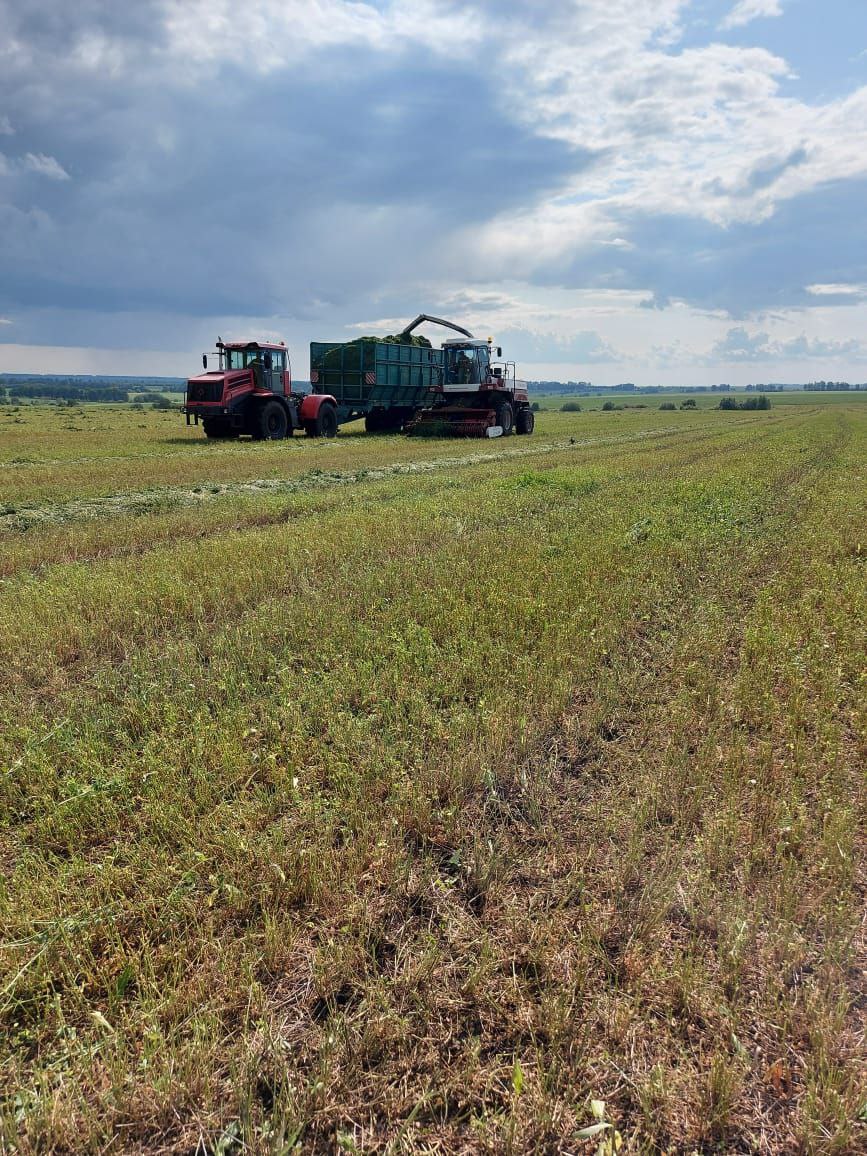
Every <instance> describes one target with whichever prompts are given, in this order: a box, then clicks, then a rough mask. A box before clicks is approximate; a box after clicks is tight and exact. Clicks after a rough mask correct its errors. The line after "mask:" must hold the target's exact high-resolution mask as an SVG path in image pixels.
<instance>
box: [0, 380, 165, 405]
mask: <svg viewBox="0 0 867 1156" xmlns="http://www.w3.org/2000/svg"><path fill="white" fill-rule="evenodd" d="M185 384H186V382H185V381H184V380H183V379H182V378H180V377H95V376H79V375H74V376H73V375H70V376H60V375H58V374H45V375H41V374H32V373H4V374H0V400H2V399H5V400H6V401H7V403H11V404H14V403H15V402H16V401H74V402H75V401H102V402H106V401H130V400H131V397H130V395H135V394H144V395H148V394H154V393H157V394H158V393H161V392H162V391H163V390H168V391H171V392H176V391H178V390H182V389H183V388H184V386H185ZM136 400H138V399H136ZM142 400H143V399H142ZM148 400H149V399H148Z"/></svg>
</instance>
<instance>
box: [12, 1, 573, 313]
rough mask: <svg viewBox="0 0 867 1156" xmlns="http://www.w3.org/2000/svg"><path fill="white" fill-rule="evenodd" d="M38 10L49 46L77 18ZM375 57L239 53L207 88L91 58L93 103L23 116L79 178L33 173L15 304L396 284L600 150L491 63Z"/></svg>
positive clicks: (18, 195) (15, 204) (180, 306)
mask: <svg viewBox="0 0 867 1156" xmlns="http://www.w3.org/2000/svg"><path fill="white" fill-rule="evenodd" d="M40 7H41V8H42V9H45V11H44V13H42V15H41V16H40V14H38V13H37V14H36V15H34V17H33V18H32V20H31V22H30V33H31V35H32V36H33V37H34V38H35V39H34V41H33V43H40V42H41V41H42V38H43V37H47V38H48V40H49V41H50V40H51V30H52V29H53V34H54V35H64V34H66V32H67V31H68V33H69V35H70V36H71V35H72V34H73V26H72V24H71V22H70V21H69V18H68V17H58V22H57V23H56V24H55V25H52V24H51V21H50V20H49V13H48V11H47V10H48V6H47V5H44V4H43V5H41V6H40ZM102 11H103V6H102V5H98V4H93V5H91V6H90V8H89V9H88V12H86V13H85V14H84V22H85V23H86V22H87V19H88V14H89V16H90V18H91V19H92V21H93V24H94V27H96V26H98V25H99V18H100V12H102ZM106 19H107V24H106V27H108V26H110V27H111V29H112V31H113V32H117V31H118V30H119V28H120V23H119V22H118V21H117V20H116V19H115V17H114V16H113V15H111V17H110V18H108V17H107V18H106ZM146 23H147V22H146V21H141V20H140V19H139V21H138V22H137V24H136V29H137V33H140V34H141V35H142V36H144V35H145V32H146V28H145V27H144V26H145V25H146ZM19 32H21V27H20V26H19ZM78 32H79V34H81V28H79V29H78ZM362 64H363V66H362ZM362 64H360V61H359V56H358V53H357V52H354V51H350V50H348V49H343V48H341V49H339V50H337V49H332V50H330V51H329V52H327V53H324V54H320V55H319V56H318V58H317V61H316V66H315V67H310V68H306V69H305V68H298V69H293V70H292V71H291V72H289V73H287V72H282V71H281V72H275V73H271V74H268V75H265V76H263V75H261V74H259V73H257V72H255V71H254V70H253V69H251V68H250V67H248V66H246V65H245V64H244V62H243V61H241V62H239V64H238V65H235V64H228V65H225V66H223V67H222V68H221V69H219V70H218V71H216V72H215V73H214V74H213V75H212V76H210V77H209V78H208V80H207V83H206V84H203V85H195V86H193V85H189V86H188V85H183V84H181V85H167V84H166V82H165V76H164V73H163V72H162V71H159V70H158V71H157V72H156V73H155V74H154V76H153V78H152V80H150V81H149V80H148V79H147V77H146V76H142V75H134V76H133V77H131V78H129V79H127V77H126V75H122V76H120V77H115V78H111V77H105V76H104V75H101V74H99V75H96V76H87V77H85V76H83V75H78V76H76V78H75V81H74V87H75V100H76V101H77V102H78V103H79V105H80V106H81V107H83V108H85V109H87V111H88V115H86V116H75V117H71V118H70V117H68V116H66V115H64V113H63V111H62V106H63V104H64V100H65V94H64V92H62V91H56V92H52V93H51V96H52V97H53V98H54V101H55V104H56V107H57V112H56V115H53V116H52V117H46V116H44V115H43V116H42V117H36V118H34V117H32V116H31V117H30V119H29V120H28V119H27V118H22V117H20V116H19V117H17V118H16V117H14V116H13V123H14V127H15V128H16V134H15V137H14V138H13V139H14V146H15V150H16V152H19V153H20V152H23V151H24V150H25V149H31V148H32V149H38V150H39V152H40V153H41V154H45V155H46V156H51V157H55V158H57V160H58V162H59V163H60V164H61V165H63V166H64V167H65V168H66V170H67V171H68V172H69V174H70V177H71V178H72V179H71V180H70V181H69V182H66V183H65V186H64V187H63V188H59V187H50V186H49V184H48V183H47V182H42V183H38V182H36V180H35V179H31V180H29V182H28V183H27V184H26V185H25V184H24V183H23V182H22V181H17V182H16V183H15V187H14V188H13V189H12V193H13V199H12V208H11V209H7V212H8V213H11V214H12V216H13V218H14V217H15V215H16V214H17V215H18V217H19V218H20V219H18V220H17V222H16V221H15V220H14V219H13V220H12V221H11V222H10V225H11V226H12V228H11V230H10V232H15V231H17V232H18V234H19V236H20V235H21V232H22V229H24V230H27V228H28V226H27V223H26V221H25V220H24V218H23V217H22V214H25V213H26V212H28V211H31V210H33V209H34V208H35V209H36V210H37V211H38V213H39V214H40V215H41V216H40V219H41V220H42V221H43V225H44V227H43V228H42V229H41V230H38V229H34V228H29V236H28V237H27V243H26V245H24V246H22V245H19V244H17V243H16V241H15V240H14V239H10V238H9V237H8V236H7V238H6V240H5V241H3V240H0V253H2V255H3V256H4V257H5V258H6V260H7V261H8V262H9V264H10V266H14V268H15V276H14V278H10V279H9V280H8V281H7V282H6V283H5V284H4V285H3V287H2V289H0V310H2V311H3V312H9V311H14V310H15V309H16V308H27V307H34V306H37V305H38V306H43V307H54V306H57V307H66V308H75V309H85V310H87V309H93V310H99V311H106V310H110V309H118V310H136V309H138V310H156V311H159V310H181V311H183V312H185V313H189V314H207V315H213V314H219V313H233V314H250V315H257V314H263V313H269V312H274V311H281V312H287V311H288V312H302V311H303V310H304V309H305V306H306V303H307V302H308V301H309V300H311V299H313V298H322V297H326V298H329V299H331V300H335V299H337V300H340V299H341V298H346V297H347V296H349V295H351V294H352V293H353V292H356V291H358V290H359V289H363V288H364V287H365V281H367V283H368V287H369V285H370V283H374V284H376V283H377V282H381V281H382V280H383V279H384V278H387V276H388V275H389V274H390V273H391V272H392V271H394V270H395V269H396V268H397V267H398V266H406V265H407V263H410V264H411V261H412V258H410V260H409V262H408V258H407V254H408V252H411V253H413V254H414V259H415V261H416V262H417V265H418V271H419V274H420V275H430V274H432V273H435V272H436V270H437V264H438V248H439V241H438V238H439V237H440V236H441V235H442V234H444V233H445V232H446V231H448V230H450V229H453V228H454V227H456V226H457V225H464V224H467V223H471V222H472V221H474V220H483V219H485V218H487V217H488V216H490V215H493V214H495V213H497V212H500V211H503V210H506V209H508V208H510V207H512V206H517V205H519V204H521V203H522V202H523V201H524V200H526V199H531V200H532V199H533V198H535V197H537V196H539V195H540V194H542V193H544V192H545V191H546V190H549V189H553V188H556V186H557V184H558V182H561V181H562V180H564V179H565V178H566V176H567V175H568V174H569V173H571V172H574V171H575V170H576V168H580V167H581V166H584V165H587V164H589V163H591V162H592V157H591V156H590V155H589V154H587V153H582V152H580V151H576V150H575V149H573V148H570V147H568V146H566V145H565V144H562V143H558V142H555V141H552V140H547V139H544V138H540V137H536V136H534V135H533V134H532V133H531V132H530V131H529V130H528V129H526V128H523V127H521V126H517V125H515V124H514V123H513V122H512V121H510V120H509V119H508V118H506V116H505V115H504V114H503V113H502V112H501V111H499V110H498V106H497V101H496V99H495V93H494V92H493V91H492V82H491V81H490V80H489V79H488V77H487V76H486V74H485V72H484V71H483V70H469V71H468V70H467V69H466V68H465V67H457V66H454V67H452V66H449V65H443V64H441V63H440V64H437V63H436V62H435V61H434V60H432V59H428V60H427V61H423V60H419V59H415V60H413V61H412V63H411V64H409V63H407V62H405V61H401V60H400V59H398V60H397V61H396V62H392V63H388V62H386V61H384V60H378V59H377V58H376V57H375V56H373V55H371V54H368V55H367V57H366V58H365V59H364V60H363V62H362ZM66 83H68V84H70V85H71V84H73V81H72V79H67V81H66ZM45 100H46V101H47V100H48V97H46V98H45ZM0 107H2V106H0ZM36 120H38V121H39V123H34V122H35V121H36ZM3 199H5V198H3ZM16 223H17V225H18V228H17V230H16V229H15V228H14V226H15V224H16ZM469 280H472V276H470V278H469ZM335 282H336V284H335Z"/></svg>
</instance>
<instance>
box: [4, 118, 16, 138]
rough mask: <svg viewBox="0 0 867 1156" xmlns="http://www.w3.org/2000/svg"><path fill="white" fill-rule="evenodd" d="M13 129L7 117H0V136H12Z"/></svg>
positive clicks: (13, 133)
mask: <svg viewBox="0 0 867 1156" xmlns="http://www.w3.org/2000/svg"><path fill="white" fill-rule="evenodd" d="M14 135H15V129H14V128H13V127H12V121H11V120H10V119H9V117H8V116H0V136H14Z"/></svg>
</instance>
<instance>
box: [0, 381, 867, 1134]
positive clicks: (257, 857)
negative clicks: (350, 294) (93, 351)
mask: <svg viewBox="0 0 867 1156" xmlns="http://www.w3.org/2000/svg"><path fill="white" fill-rule="evenodd" d="M698 416H699V418H700V422H701V423H702V429H701V430H699V429H698V428H697V426H698V424H700V423H699V422H697V421H693V422H692V424H690V425H688V424H687V423H686V422H684V425H683V430H682V432H680V433H679V432H677V431H675V432H673V433H664V432H663V433H660V428H661V426H662V424H663V423H662V418H663V417H669V422H668V423H666V424H670V415H659V416H657V415H655V414H646V415H645V414H638V415H627V420H628V423H629V424H628V425H626V426H618V427H616V428H615V429H614V430H612V427H611V426H610V425H606V426H604V427H603V426H602V425H601V423H602V422H603V421H606V420H607V415H601V414H581V415H575V416H573V415H569V417H568V419H567V418H566V416H565V415H563V416H562V417H561V415H552V417H551V419H550V420H551V424H552V431H551V432H549V433H547V434H546V431H545V428H544V424H545V421H546V420H548V419H547V418H546V416H545V415H542V421H540V423H539V427H541V428H538V429H537V438H539V437H541V438H543V439H544V442H545V447H544V448H543V449H540V450H539V451H538V452H537V453H535V454H534V455H532V456H520V457H515V458H511V457H499V456H498V457H497V458H496V459H494V460H488V461H484V460H482V461H479V460H475V459H474V458H472V457H471V456H469V451H468V455H467V457H466V460H464V461H462V462H450V463H449V464H448V465H443V466H442V467H441V468H439V469H430V470H421V471H418V472H412V471H405V470H404V468H403V466H404V465H405V464H406V463H411V460H412V459H411V458H410V457H409V456H408V455H407V452H406V450H405V448H403V447H402V448H401V449H400V452H399V454H395V455H394V459H393V463H394V464H396V465H399V466H400V468H399V469H397V470H396V471H394V472H392V473H389V471H388V469H387V467H388V465H389V461H388V457H389V455H390V454H392V453H393V452H394V447H395V445H396V442H395V439H390V438H389V439H371V440H370V447H372V448H369V447H368V443H362V442H359V443H358V445H359V446H362V445H363V446H365V447H368V448H364V449H363V450H360V451H359V452H361V453H363V454H364V455H366V457H365V458H364V461H363V463H362V464H361V466H358V465H357V464H356V463H355V462H354V461H353V460H352V459H351V457H349V458H344V459H341V467H340V469H341V471H344V472H345V471H346V470H347V469H350V470H351V469H353V468H355V469H358V468H362V469H368V468H370V469H371V470H374V471H378V472H375V473H374V475H373V476H370V477H368V476H363V477H357V478H355V479H354V480H353V482H352V484H344V483H343V482H342V481H340V482H339V483H337V484H331V485H320V484H315V485H313V486H310V485H306V484H303V479H305V478H308V479H309V477H310V470H311V469H321V468H323V467H322V465H321V462H322V457H321V454H322V452H331V451H330V450H328V449H327V448H326V450H324V451H322V450H320V447H318V446H316V445H312V446H311V445H309V444H308V445H299V446H297V447H296V446H292V447H285V449H286V451H287V452H288V453H289V454H292V455H293V464H292V465H291V466H290V467H288V468H289V472H290V475H292V476H295V477H297V478H300V479H302V484H301V485H300V487H299V488H298V489H294V488H293V489H292V490H291V491H290V492H281V493H278V494H270V495H269V494H266V495H264V496H263V495H262V494H261V493H253V494H250V493H246V492H238V491H236V490H231V491H230V492H227V493H220V494H216V495H214V496H213V500H209V501H208V502H207V503H205V504H199V505H196V506H195V508H189V507H187V506H184V507H183V508H180V509H178V508H175V507H171V508H166V509H156V510H151V511H149V512H147V513H143V514H141V515H140V516H139V517H124V516H123V513H124V512H123V511H122V512H121V513H118V514H114V515H112V514H111V513H110V512H109V513H105V512H104V511H103V513H102V514H101V515H100V516H99V517H98V518H96V519H91V518H81V519H78V520H76V519H75V518H73V519H72V520H70V521H69V522H68V523H66V522H65V523H63V524H62V525H57V524H56V523H55V522H48V523H46V524H43V525H39V524H36V523H35V522H34V523H29V524H28V528H26V529H22V528H20V527H19V528H18V529H17V530H16V529H13V528H8V527H7V529H6V530H5V531H4V538H3V543H4V546H6V545H8V550H5V551H4V554H5V558H6V561H5V564H4V574H5V575H6V577H5V579H4V583H3V585H2V586H0V652H2V658H3V669H4V671H5V672H6V676H5V679H4V687H3V691H2V696H0V711H2V714H0V719H2V737H0V927H2V937H3V938H2V955H0V1016H2V1028H3V1042H2V1045H0V1048H2V1051H0V1063H2V1068H0V1150H2V1151H9V1152H22V1153H29V1152H81V1151H93V1152H96V1151H100V1152H115V1151H116V1152H122V1151H130V1152H132V1151H142V1150H144V1151H149V1152H166V1153H182V1152H193V1151H196V1150H197V1147H198V1150H200V1151H220V1152H222V1153H229V1152H236V1151H237V1152H262V1153H265V1152H268V1153H271V1152H288V1151H292V1150H294V1149H295V1147H296V1146H297V1147H298V1148H300V1150H303V1151H334V1150H344V1151H389V1152H401V1151H405V1152H410V1151H412V1152H484V1151H488V1152H503V1151H514V1152H529V1151H537V1152H544V1151H548V1152H562V1151H572V1152H580V1151H594V1150H595V1147H596V1145H597V1144H598V1142H599V1135H601V1137H602V1139H603V1141H604V1140H606V1139H608V1140H609V1141H612V1140H613V1136H614V1131H613V1129H614V1128H616V1129H617V1131H618V1133H619V1135H620V1136H621V1137H622V1142H623V1145H624V1146H625V1150H627V1151H636V1152H639V1151H640V1152H645V1151H646V1152H667V1151H670V1152H681V1151H682V1152H692V1151H699V1152H711V1151H720V1152H732V1151H743V1152H752V1151H761V1152H823V1153H824V1152H826V1153H847V1152H855V1151H858V1150H860V1149H861V1148H862V1147H863V1146H864V1144H865V1143H867V1131H865V1120H864V1117H865V1114H867V1113H865V1106H867V1088H865V1079H864V1070H865V1069H864V1058H865V1057H864V1033H865V1008H867V1004H865V967H867V958H865V938H864V937H865V929H864V895H865V874H864V823H863V820H864V797H865V796H864V774H863V766H864V753H865V751H864V733H865V728H864V702H865V694H864V665H865V664H864V625H865V615H864V592H865V584H864V555H865V542H864V537H863V531H864V524H865V523H864V512H865V511H864V505H865V503H864V495H865V486H864V462H865V460H867V456H865V452H864V451H865V436H864V435H865V416H867V414H865V410H864V408H863V406H861V405H859V404H858V402H857V401H853V402H852V403H851V404H850V405H848V406H845V407H842V406H833V407H831V406H829V407H823V406H810V407H807V406H790V407H786V408H785V409H783V410H776V409H775V410H773V411H771V413H770V414H762V415H756V416H751V417H750V418H749V419H746V418H743V417H741V416H737V417H733V416H732V415H727V414H720V415H710V414H707V413H704V414H701V415H698ZM619 417H620V415H616V417H615V418H614V419H613V420H618V419H619ZM152 420H153V423H155V421H156V419H152ZM708 426H709V428H706V427H708ZM621 429H622V430H623V431H625V432H626V433H627V435H629V436H627V437H626V438H625V439H623V440H618V438H617V437H615V438H614V440H613V441H612V439H611V434H612V432H614V433H615V434H616V433H617V431H618V430H621ZM642 431H646V432H648V433H651V432H654V434H655V435H659V436H653V437H648V438H644V439H642V438H638V439H636V438H634V437H632V434H635V433H641V432H642ZM61 432H62V433H63V439H62V449H61V448H60V446H61V441H60V433H61ZM68 432H69V431H66V430H63V427H60V429H59V430H58V439H59V440H58V443H57V445H58V448H57V450H56V451H53V450H52V443H50V441H49V442H47V443H46V445H44V446H43V447H41V451H40V452H41V453H42V454H43V455H44V456H45V457H46V458H51V456H52V453H54V456H55V457H56V458H57V459H58V460H59V459H61V458H62V457H64V456H70V454H71V452H72V451H71V450H70V449H69V446H68V443H67V437H66V435H67V434H68ZM148 432H149V433H150V436H151V439H152V442H151V449H150V450H147V447H146V446H145V445H144V443H143V444H142V446H141V447H140V452H141V454H142V455H144V454H145V453H146V452H147V453H149V454H150V455H151V456H150V457H149V458H148V460H149V461H151V459H154V460H158V459H159V456H160V453H161V452H162V451H161V446H162V444H163V442H162V441H161V440H160V438H165V436H166V433H167V428H166V429H165V430H164V429H163V427H162V426H159V425H157V424H153V425H152V428H151V427H149V431H148ZM554 435H556V436H554ZM564 435H565V436H564ZM570 439H571V440H570ZM606 439H607V440H606ZM602 442H605V444H601V443H602ZM538 444H540V443H538V442H537V445H538ZM94 445H97V442H96V441H94ZM85 448H89V446H88V447H85ZM181 448H182V449H183V447H181ZM211 448H212V447H206V449H207V450H210V449H211ZM216 448H218V449H219V451H220V454H219V460H220V462H221V471H224V467H225V462H226V461H227V460H229V458H231V459H232V460H233V461H234V460H237V461H238V462H240V463H243V464H242V465H241V467H240V469H239V473H238V477H237V481H238V483H239V485H241V484H246V483H247V481H248V480H249V479H250V478H251V477H256V476H261V477H266V476H268V472H267V471H265V470H263V469H262V468H261V467H262V464H263V460H266V461H267V462H269V463H271V462H273V461H275V460H276V459H274V458H273V453H274V450H273V447H266V448H264V449H263V450H262V453H263V454H264V455H265V457H264V458H263V459H262V460H260V461H259V462H258V465H259V467H260V468H259V471H258V474H257V473H256V471H255V468H254V467H255V465H256V464H257V463H256V462H255V461H254V462H253V463H251V462H250V461H249V460H248V459H249V457H254V456H255V455H256V454H258V453H259V452H260V450H259V448H258V447H252V446H248V447H243V449H244V454H239V453H238V452H237V451H238V450H239V449H240V448H241V447H232V454H229V455H227V454H226V452H225V451H224V450H223V448H222V447H216ZM509 448H512V447H511V446H510V447H509ZM137 452H138V451H137ZM178 452H181V451H180V450H179V451H178ZM195 452H196V453H197V454H201V453H202V447H201V446H196V447H195ZM341 452H343V453H344V454H345V453H346V451H345V450H343V451H341ZM413 452H415V453H417V454H418V455H419V456H420V458H423V459H424V460H425V461H430V460H432V458H438V459H443V460H447V459H454V458H456V457H460V456H462V455H458V454H456V452H455V448H454V443H433V444H427V443H425V444H424V445H423V447H421V448H416V449H414V450H413ZM304 454H307V455H308V457H307V459H306V461H305V459H304V458H303V456H300V455H304ZM244 455H247V456H244ZM79 456H80V457H85V456H87V454H80V455H79ZM166 456H167V458H168V459H170V460H172V461H174V458H175V456H176V455H175V449H174V447H172V448H171V450H170V452H169V453H167V455H166ZM296 456H297V457H298V464H297V465H296V464H295V463H294V457H296ZM197 460H198V459H197ZM23 466H24V472H26V463H24V464H23ZM101 468H102V467H101V466H100V469H101ZM148 468H149V469H151V470H153V469H155V468H156V467H154V466H149V467H148ZM174 468H175V467H174V466H173V467H172V469H174ZM16 476H17V475H16ZM222 476H225V473H224V472H221V477H222ZM149 478H150V484H157V485H159V484H160V482H161V477H160V475H159V473H158V472H157V473H155V474H152V475H149ZM170 480H171V477H169V478H168V479H167V481H170ZM97 492H100V493H103V494H107V493H108V491H106V490H105V487H104V483H103V481H101V480H98V481H97V482H96V483H95V484H94V485H91V486H84V487H83V490H82V493H84V494H86V496H87V497H88V498H92V497H93V495H94V494H95V493H97ZM34 493H35V492H31V493H30V495H29V498H28V500H31V499H32V500H35V498H34ZM20 497H21V495H20V494H18V495H14V496H13V499H12V501H13V503H14V502H17V501H19V500H20ZM42 497H43V498H44V497H45V495H44V494H43V496H42ZM76 497H77V493H76V492H75V491H73V492H68V493H67V495H66V498H65V499H64V500H65V501H67V502H69V501H74V500H76ZM40 500H42V499H40ZM50 500H51V501H55V500H56V499H55V498H51V499H50ZM126 513H127V514H128V513H129V511H128V510H127V511H126ZM594 1100H599V1101H604V1102H605V1108H604V1117H605V1119H606V1122H609V1123H610V1124H611V1125H612V1128H611V1129H610V1130H607V1131H603V1132H602V1133H600V1134H599V1135H597V1136H596V1137H594V1138H593V1139H592V1140H582V1139H581V1135H580V1133H581V1129H582V1128H584V1127H586V1126H587V1125H591V1124H593V1123H594V1121H595V1120H596V1118H597V1116H598V1111H599V1105H596V1110H597V1116H594V1112H593V1109H592V1108H591V1102H592V1101H594ZM621 1150H623V1149H621Z"/></svg>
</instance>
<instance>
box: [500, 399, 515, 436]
mask: <svg viewBox="0 0 867 1156" xmlns="http://www.w3.org/2000/svg"><path fill="white" fill-rule="evenodd" d="M497 425H498V426H500V427H501V428H502V430H503V437H504V438H507V437H508V436H509V434H513V433H514V432H515V411H514V410H513V409H512V403H511V402H510V401H504V402H501V403H500V405H498V406H497Z"/></svg>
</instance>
